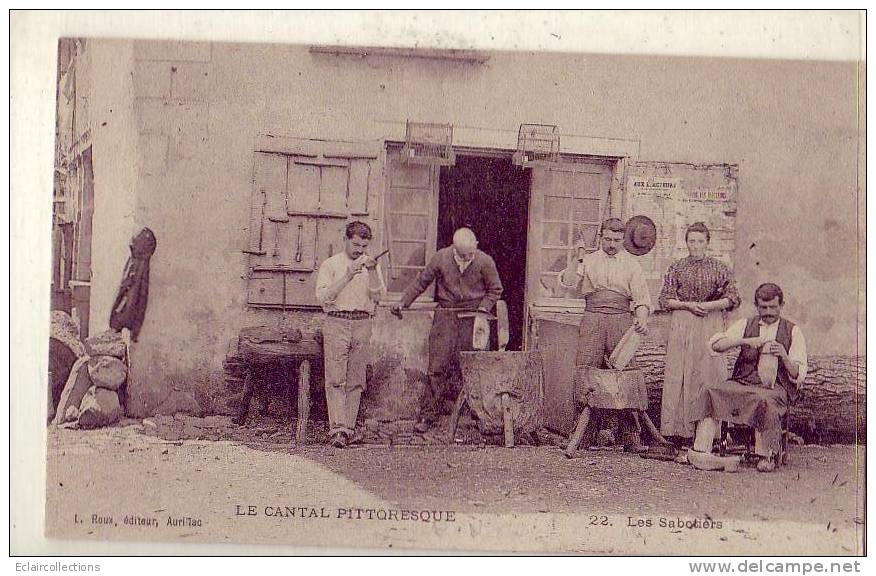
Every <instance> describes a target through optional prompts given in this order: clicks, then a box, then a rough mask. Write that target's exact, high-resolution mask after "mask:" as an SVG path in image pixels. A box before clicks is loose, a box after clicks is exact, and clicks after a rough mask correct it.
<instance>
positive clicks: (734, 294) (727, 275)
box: [718, 263, 742, 311]
mask: <svg viewBox="0 0 876 576" xmlns="http://www.w3.org/2000/svg"><path fill="white" fill-rule="evenodd" d="M722 264H723V263H722ZM718 282H719V283H720V285H721V287H722V288H721V296H722V297H723V298H726V299H727V301H728V302H730V306H729V307H728V308H727V310H728V311H729V310H735V309H736V308H739V304H741V303H742V299H741V298H740V297H739V290H737V289H736V279H735V278H734V277H733V271H732V270H730V268H728V267H727V265H726V264H724V265H723V266H722V267H721V273H720V276H719V278H718Z"/></svg>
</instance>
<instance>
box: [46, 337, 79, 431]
mask: <svg viewBox="0 0 876 576" xmlns="http://www.w3.org/2000/svg"><path fill="white" fill-rule="evenodd" d="M75 363H76V352H75V351H74V350H73V349H71V348H70V346H68V345H67V344H66V343H65V342H63V341H61V340H58V339H57V338H49V412H50V413H51V414H52V415H54V413H55V410H56V409H57V407H58V402H60V401H61V393H62V392H63V391H64V385H65V384H66V383H67V379H68V378H69V377H70V371H71V370H72V369H73V365H74V364H75ZM49 418H51V416H50V417H49Z"/></svg>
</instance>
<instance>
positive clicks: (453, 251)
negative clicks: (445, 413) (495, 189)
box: [392, 228, 502, 433]
mask: <svg viewBox="0 0 876 576" xmlns="http://www.w3.org/2000/svg"><path fill="white" fill-rule="evenodd" d="M433 282H434V283H435V300H436V301H437V302H438V308H437V309H436V310H435V315H434V316H433V317H432V328H431V330H430V331H429V389H428V391H427V394H426V398H425V401H424V403H423V405H422V406H421V408H420V419H419V421H418V422H417V424H416V427H415V429H416V431H417V432H421V433H422V432H425V431H427V430H428V429H429V428H430V427H431V426H432V425H433V424H434V423H435V421H436V420H437V419H438V416H439V413H440V408H441V403H442V400H443V397H444V395H445V393H446V392H447V388H448V385H449V381H450V379H451V378H453V377H454V376H458V375H459V352H460V351H461V350H471V349H472V331H473V327H474V321H475V318H474V316H476V314H472V315H470V316H469V317H467V318H460V317H459V312H460V311H461V310H462V311H465V310H471V311H472V312H474V313H481V314H484V315H486V314H489V313H490V312H491V311H492V310H493V307H494V306H495V305H496V302H497V301H498V300H499V298H500V297H501V296H502V282H501V280H499V272H498V270H496V263H495V262H494V261H493V259H492V258H491V257H490V256H489V255H487V254H486V253H484V252H482V251H480V250H478V240H477V238H476V237H475V234H474V232H472V231H471V230H470V229H468V228H460V229H459V230H457V231H456V232H454V234H453V245H452V246H447V247H446V248H442V249H441V250H438V252H436V253H435V256H433V257H432V259H431V260H430V261H429V263H428V264H427V265H426V268H425V269H424V270H423V271H422V272H420V275H419V276H417V279H416V280H414V281H413V282H412V283H411V284H410V285H409V286H408V287H407V289H406V290H405V292H404V295H403V296H402V299H401V304H399V305H396V306H394V307H393V308H392V313H393V314H395V315H396V316H398V317H401V310H402V309H404V308H408V307H409V306H410V305H411V303H412V302H413V301H414V300H415V299H416V298H417V296H419V295H420V294H422V293H423V292H424V291H425V290H426V288H428V287H429V286H430V285H431V284H432V283H433Z"/></svg>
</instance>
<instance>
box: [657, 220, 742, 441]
mask: <svg viewBox="0 0 876 576" xmlns="http://www.w3.org/2000/svg"><path fill="white" fill-rule="evenodd" d="M684 239H685V243H686V244H687V249H688V254H689V255H688V257H687V258H682V259H681V260H677V261H675V262H673V263H672V264H671V265H670V266H669V270H667V272H666V276H665V277H664V279H663V289H662V290H661V292H660V298H659V302H660V306H661V307H663V308H664V309H666V310H671V311H672V322H671V325H670V332H669V342H668V343H667V346H666V367H665V370H664V380H663V400H662V408H661V414H660V432H661V434H663V436H666V437H669V438H670V439H671V440H673V442H674V443H675V444H676V445H683V444H689V443H690V441H691V439H692V438H693V436H694V432H695V431H696V428H695V425H696V423H695V422H694V421H692V420H691V417H690V416H689V414H690V411H691V407H692V406H693V404H694V402H695V401H696V398H697V395H698V394H699V392H700V389H701V388H702V387H703V385H704V384H705V383H706V382H723V381H724V380H726V379H727V366H726V364H725V359H724V357H723V355H713V354H711V353H710V352H709V349H708V346H707V342H708V341H709V338H711V337H712V335H714V334H716V333H718V332H721V331H723V330H724V317H725V313H726V311H728V310H732V309H734V308H736V307H737V306H739V293H738V292H737V290H736V282H735V280H734V279H733V272H732V271H731V270H730V268H729V267H728V266H727V265H726V264H724V263H723V262H721V261H720V260H717V259H715V258H711V257H708V256H706V248H708V245H709V240H710V234H709V229H708V228H707V227H706V225H705V224H704V223H703V222H696V223H694V224H691V225H690V226H689V227H688V229H687V231H686V232H685V236H684Z"/></svg>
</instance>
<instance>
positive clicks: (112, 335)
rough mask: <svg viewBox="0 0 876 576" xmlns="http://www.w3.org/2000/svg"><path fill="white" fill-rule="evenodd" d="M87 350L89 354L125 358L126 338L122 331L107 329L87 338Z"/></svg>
mask: <svg viewBox="0 0 876 576" xmlns="http://www.w3.org/2000/svg"><path fill="white" fill-rule="evenodd" d="M85 350H86V351H87V353H88V355H89V356H112V357H114V358H119V359H124V358H125V339H124V338H123V337H122V335H121V333H119V332H115V331H113V330H106V331H104V332H101V333H100V334H95V335H94V336H90V337H88V338H86V339H85Z"/></svg>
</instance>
